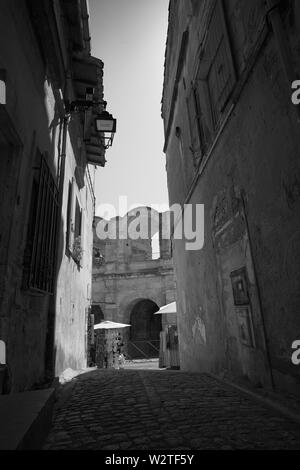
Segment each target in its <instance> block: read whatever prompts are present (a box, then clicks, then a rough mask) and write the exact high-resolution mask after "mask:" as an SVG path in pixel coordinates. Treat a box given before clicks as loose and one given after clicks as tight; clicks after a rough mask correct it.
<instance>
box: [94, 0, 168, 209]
mask: <svg viewBox="0 0 300 470" xmlns="http://www.w3.org/2000/svg"><path fill="white" fill-rule="evenodd" d="M168 3H169V0H89V7H90V30H91V38H92V54H93V55H94V56H96V57H99V58H100V59H101V60H103V62H104V99H105V100H106V101H107V111H108V112H110V113H112V114H113V116H114V117H115V118H117V133H116V135H115V138H114V143H113V146H112V147H111V148H110V149H109V150H107V152H106V159H107V163H106V166H105V168H99V169H98V170H97V171H96V179H95V186H96V187H95V192H96V199H97V202H96V204H97V209H96V215H103V216H104V213H103V212H102V211H101V210H100V208H99V205H100V204H103V203H104V204H107V203H108V204H113V205H114V206H115V207H116V210H117V214H118V213H119V210H118V207H119V202H118V200H119V196H127V198H128V205H129V207H131V206H132V205H134V206H136V205H152V206H154V205H161V204H165V206H166V204H167V203H168V193H167V179H166V170H165V155H164V153H163V151H162V149H163V144H164V135H163V122H162V119H161V117H160V112H161V110H160V108H161V105H160V102H161V96H162V85H163V65H164V51H165V43H166V35H167V21H168ZM164 209H165V210H166V207H165V208H164ZM122 212H123V211H120V215H124V214H123V213H122Z"/></svg>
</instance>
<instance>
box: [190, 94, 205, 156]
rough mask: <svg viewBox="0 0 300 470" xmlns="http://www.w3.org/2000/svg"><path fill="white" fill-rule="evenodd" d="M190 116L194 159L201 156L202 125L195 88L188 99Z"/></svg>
mask: <svg viewBox="0 0 300 470" xmlns="http://www.w3.org/2000/svg"><path fill="white" fill-rule="evenodd" d="M187 107H188V116H189V124H190V136H191V146H190V147H191V149H192V152H193V154H194V157H197V156H198V157H199V156H201V153H202V152H201V123H200V109H199V103H198V102H197V92H196V90H195V89H194V88H192V89H191V92H190V95H189V97H188V99H187Z"/></svg>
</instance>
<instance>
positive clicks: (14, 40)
mask: <svg viewBox="0 0 300 470" xmlns="http://www.w3.org/2000/svg"><path fill="white" fill-rule="evenodd" d="M0 43H1V45H0V68H1V69H4V70H6V74H7V105H6V109H7V112H8V114H9V116H10V118H11V120H12V122H13V124H14V127H15V131H16V133H17V134H18V136H19V138H20V141H21V145H22V147H21V149H20V150H19V151H18V152H16V153H15V156H14V158H15V159H16V161H17V162H16V171H15V173H14V174H13V175H11V183H12V186H14V190H13V193H14V194H13V198H12V202H11V205H10V206H9V207H6V210H7V211H12V213H13V218H12V220H11V226H10V227H7V230H9V229H10V237H9V239H10V242H9V246H8V247H6V248H7V250H8V251H9V257H8V259H7V261H6V263H5V267H4V268H3V269H5V272H6V274H5V276H6V279H5V288H4V290H3V291H2V294H3V297H2V299H1V300H2V302H1V318H0V331H1V338H2V339H4V340H5V341H6V343H7V361H8V364H9V366H10V368H11V374H12V380H13V383H12V389H13V390H22V389H26V388H29V387H30V386H31V385H32V384H33V383H35V382H38V381H40V380H41V379H42V378H43V374H44V354H45V343H46V327H47V312H48V301H49V299H48V296H41V295H38V294H36V295H34V294H32V295H30V294H29V293H28V292H24V291H23V290H22V289H21V284H22V275H23V253H24V247H25V244H26V234H27V225H26V220H27V214H28V210H29V202H30V189H29V188H30V187H31V181H32V174H31V173H32V166H33V165H34V157H35V154H36V150H37V149H40V150H41V151H47V152H49V154H50V155H51V154H52V147H55V142H56V140H55V139H56V136H55V132H53V134H52V135H51V134H49V132H48V128H49V126H50V125H51V122H52V118H53V114H52V116H51V115H48V114H47V109H50V108H51V107H52V110H53V102H54V98H53V94H52V92H51V89H50V87H49V86H48V85H47V76H46V70H45V67H44V64H43V62H42V60H41V56H40V52H39V50H38V47H37V44H36V39H35V36H34V32H33V30H32V28H31V25H30V20H29V18H28V13H27V10H26V6H25V5H23V3H22V2H21V3H20V2H15V1H3V2H2V3H1V16H0ZM8 45H9V47H8ZM45 102H48V103H49V106H48V107H47V108H46V106H45ZM29 115H30V119H29ZM1 127H2V126H1ZM54 127H55V126H54ZM52 168H53V170H54V171H55V161H53V162H52ZM3 203H4V201H1V205H2V204H3ZM2 208H3V206H2Z"/></svg>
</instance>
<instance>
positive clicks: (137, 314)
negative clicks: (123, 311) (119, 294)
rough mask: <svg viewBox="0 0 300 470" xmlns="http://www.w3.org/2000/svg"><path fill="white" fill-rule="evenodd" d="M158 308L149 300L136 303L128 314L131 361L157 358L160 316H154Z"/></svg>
mask: <svg viewBox="0 0 300 470" xmlns="http://www.w3.org/2000/svg"><path fill="white" fill-rule="evenodd" d="M158 310H159V307H158V306H157V304H156V303H155V302H153V301H152V300H149V299H142V300H139V301H137V302H136V303H135V304H134V305H133V307H132V310H131V313H130V325H131V328H130V338H129V343H128V355H129V356H130V358H131V359H141V358H155V357H158V356H159V334H160V331H161V315H155V312H157V311H158Z"/></svg>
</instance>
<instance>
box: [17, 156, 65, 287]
mask: <svg viewBox="0 0 300 470" xmlns="http://www.w3.org/2000/svg"><path fill="white" fill-rule="evenodd" d="M37 160H38V163H39V164H38V165H37V166H36V167H35V172H34V177H33V183H32V193H31V205H30V213H29V222H28V232H27V245H26V249H25V259H24V268H25V269H24V281H25V286H26V287H27V288H30V289H34V290H38V291H41V292H47V293H51V294H52V293H53V291H54V277H55V273H54V268H55V254H56V227H57V211H58V190H57V187H56V184H55V181H54V178H53V176H52V174H51V172H50V170H49V167H48V165H47V162H46V160H45V158H44V157H43V156H42V155H41V154H38V156H37Z"/></svg>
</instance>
